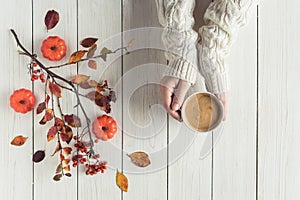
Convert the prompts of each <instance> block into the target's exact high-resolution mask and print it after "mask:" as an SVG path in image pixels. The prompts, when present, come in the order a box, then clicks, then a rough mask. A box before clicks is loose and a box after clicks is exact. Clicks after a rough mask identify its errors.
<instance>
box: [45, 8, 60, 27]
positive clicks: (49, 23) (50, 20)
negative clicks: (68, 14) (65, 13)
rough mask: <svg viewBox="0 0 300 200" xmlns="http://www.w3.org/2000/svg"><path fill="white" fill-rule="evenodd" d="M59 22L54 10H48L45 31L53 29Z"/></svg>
mask: <svg viewBox="0 0 300 200" xmlns="http://www.w3.org/2000/svg"><path fill="white" fill-rule="evenodd" d="M58 21H59V14H58V12H57V11H55V10H49V11H48V12H47V14H46V16H45V19H44V22H45V25H46V27H47V30H50V29H53V28H54V27H55V26H56V24H57V23H58Z"/></svg>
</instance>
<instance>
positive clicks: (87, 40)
mask: <svg viewBox="0 0 300 200" xmlns="http://www.w3.org/2000/svg"><path fill="white" fill-rule="evenodd" d="M97 40H98V38H91V37H89V38H85V39H83V40H82V41H81V42H80V44H81V46H83V47H85V48H88V47H91V46H92V45H93V44H95V43H96V42H97Z"/></svg>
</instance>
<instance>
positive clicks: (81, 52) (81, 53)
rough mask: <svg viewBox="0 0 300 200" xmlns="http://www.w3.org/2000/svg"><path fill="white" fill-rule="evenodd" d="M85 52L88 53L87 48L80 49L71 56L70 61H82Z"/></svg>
mask: <svg viewBox="0 0 300 200" xmlns="http://www.w3.org/2000/svg"><path fill="white" fill-rule="evenodd" d="M85 53H86V51H85V50H79V51H76V52H74V53H72V55H71V56H70V58H69V63H75V62H78V61H80V60H81V58H82V57H83V56H84V54H85Z"/></svg>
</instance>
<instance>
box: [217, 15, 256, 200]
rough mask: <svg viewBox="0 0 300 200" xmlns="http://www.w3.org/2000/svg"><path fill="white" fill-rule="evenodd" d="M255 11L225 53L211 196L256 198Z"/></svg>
mask: <svg viewBox="0 0 300 200" xmlns="http://www.w3.org/2000/svg"><path fill="white" fill-rule="evenodd" d="M255 16H256V13H255V12H253V13H252V15H251V16H250V17H249V19H250V22H249V24H248V25H247V26H246V27H245V28H243V29H242V30H241V31H240V32H239V35H238V38H237V40H236V41H235V43H234V45H233V47H232V51H231V53H230V55H229V57H228V67H229V77H230V79H229V80H230V92H229V100H228V101H229V102H228V103H229V105H228V118H227V121H226V125H225V127H224V131H223V133H222V136H221V139H220V141H219V142H218V143H217V144H216V146H215V148H214V152H213V166H214V167H213V170H214V171H213V199H245V200H246V199H247V200H248V199H249V200H250V199H255V196H256V195H255V191H256V98H257V97H256V81H257V79H256V77H257V72H256V67H257V65H256V62H257V56H256V55H257V51H256V50H257V47H256V41H257V35H256V34H257V32H256V18H255Z"/></svg>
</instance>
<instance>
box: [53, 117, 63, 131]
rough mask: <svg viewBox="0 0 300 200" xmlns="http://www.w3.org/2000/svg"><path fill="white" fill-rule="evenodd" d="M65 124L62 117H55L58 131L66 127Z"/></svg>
mask: <svg viewBox="0 0 300 200" xmlns="http://www.w3.org/2000/svg"><path fill="white" fill-rule="evenodd" d="M64 125H65V123H64V121H63V120H62V119H60V118H58V117H56V118H55V126H56V129H57V130H58V131H60V130H61V129H62V127H64Z"/></svg>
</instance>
